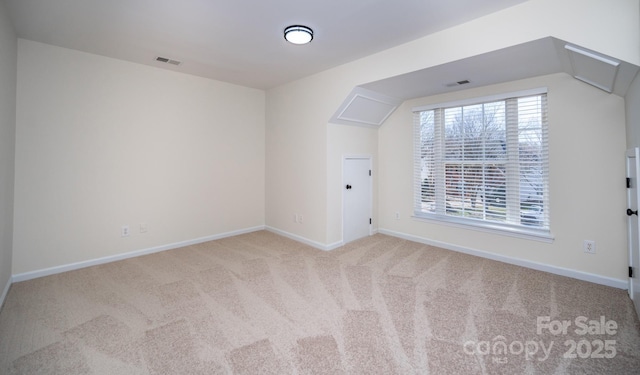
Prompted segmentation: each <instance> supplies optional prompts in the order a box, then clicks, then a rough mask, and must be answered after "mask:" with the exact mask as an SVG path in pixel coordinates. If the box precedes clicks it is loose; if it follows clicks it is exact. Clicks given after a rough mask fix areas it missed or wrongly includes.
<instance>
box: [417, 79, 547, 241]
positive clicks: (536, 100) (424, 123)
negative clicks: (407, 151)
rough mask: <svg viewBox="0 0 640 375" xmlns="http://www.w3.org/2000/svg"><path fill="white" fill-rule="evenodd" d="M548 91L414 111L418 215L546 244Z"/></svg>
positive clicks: (536, 91) (535, 91)
mask: <svg viewBox="0 0 640 375" xmlns="http://www.w3.org/2000/svg"><path fill="white" fill-rule="evenodd" d="M546 101H547V96H546V90H534V91H530V92H526V93H519V94H514V95H504V96H499V97H492V98H484V99H480V100H475V101H467V102H459V103H449V104H446V105H440V106H437V107H424V108H415V109H414V128H415V136H414V139H415V157H414V158H415V166H414V169H415V173H414V191H415V193H414V203H415V204H414V211H415V216H416V217H422V218H427V219H436V220H441V221H446V222H451V223H457V224H462V225H473V226H478V227H485V228H490V229H498V230H501V231H503V230H504V231H508V232H511V233H516V234H523V235H527V234H531V235H534V236H542V237H546V238H549V236H550V232H549V204H548V202H549V189H548V175H549V168H548V132H547V116H546V112H547V104H546Z"/></svg>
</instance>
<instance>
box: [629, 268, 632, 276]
mask: <svg viewBox="0 0 640 375" xmlns="http://www.w3.org/2000/svg"><path fill="white" fill-rule="evenodd" d="M629 277H633V267H631V266H629Z"/></svg>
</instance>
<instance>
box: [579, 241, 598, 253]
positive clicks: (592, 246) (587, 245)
mask: <svg viewBox="0 0 640 375" xmlns="http://www.w3.org/2000/svg"><path fill="white" fill-rule="evenodd" d="M582 248H583V250H584V252H585V253H589V254H595V253H596V241H591V240H584V243H583V245H582Z"/></svg>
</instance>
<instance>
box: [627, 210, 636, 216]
mask: <svg viewBox="0 0 640 375" xmlns="http://www.w3.org/2000/svg"><path fill="white" fill-rule="evenodd" d="M627 215H628V216H631V215H636V216H638V210H635V211H633V210H632V209H630V208H627Z"/></svg>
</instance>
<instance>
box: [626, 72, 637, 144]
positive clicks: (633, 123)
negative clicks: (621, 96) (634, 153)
mask: <svg viewBox="0 0 640 375" xmlns="http://www.w3.org/2000/svg"><path fill="white" fill-rule="evenodd" d="M625 104H626V106H625V109H626V116H627V148H633V147H640V74H638V75H636V79H634V80H633V83H632V84H631V87H629V91H628V92H627V95H626V96H625Z"/></svg>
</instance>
